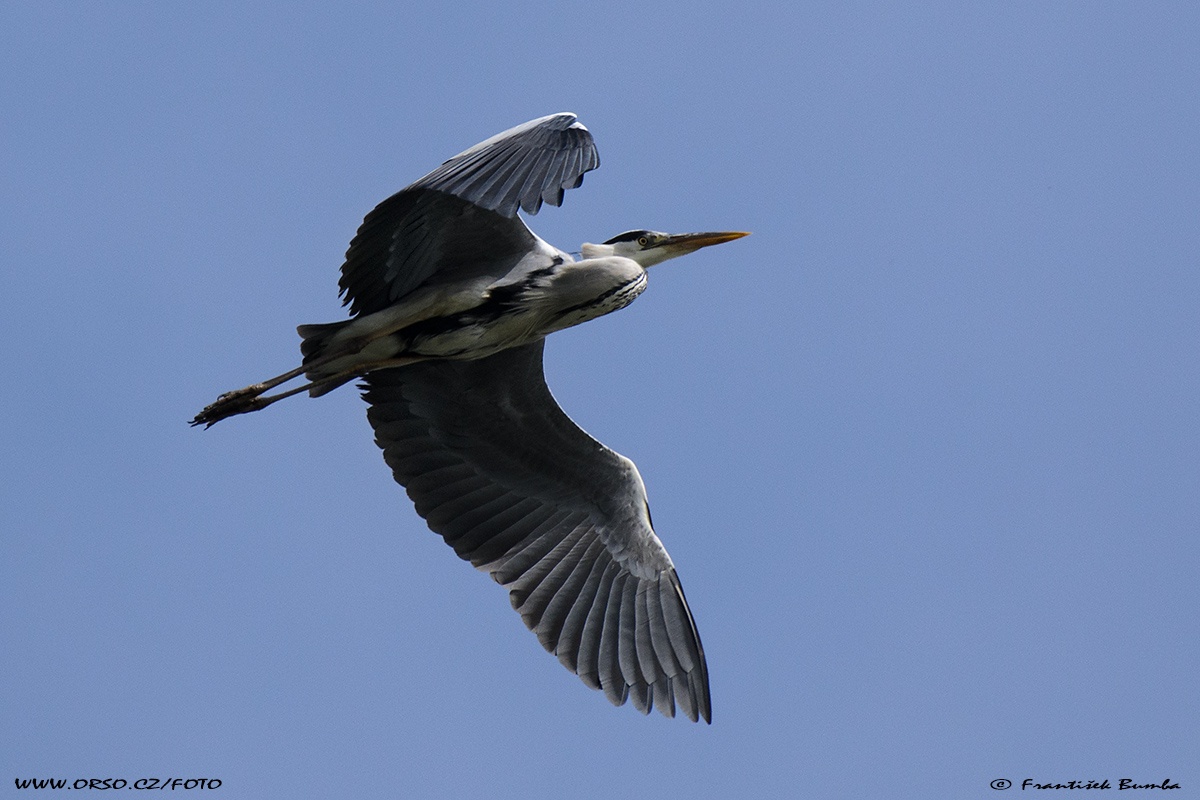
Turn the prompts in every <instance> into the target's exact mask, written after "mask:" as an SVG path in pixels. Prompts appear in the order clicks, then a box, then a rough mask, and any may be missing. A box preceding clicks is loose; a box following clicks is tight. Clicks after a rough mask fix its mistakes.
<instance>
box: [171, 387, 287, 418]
mask: <svg viewBox="0 0 1200 800" xmlns="http://www.w3.org/2000/svg"><path fill="white" fill-rule="evenodd" d="M267 388H268V387H267V386H266V385H265V384H262V383H254V384H251V385H249V386H246V387H243V388H241V389H234V390H233V391H232V392H226V393H225V394H223V395H221V396H220V397H218V398H217V401H216V402H215V403H211V404H210V405H207V406H205V407H204V410H203V411H201V412H200V413H199V414H197V415H196V417H195V419H193V420H192V422H191V424H192V425H203V426H204V427H206V428H211V427H212V426H213V425H215V424H216V423H218V422H220V421H221V420H223V419H225V418H226V417H232V416H234V415H235V414H247V413H249V412H251V411H258V410H259V409H260V408H263V407H265V406H268V405H270V401H269V400H267V399H266V398H264V397H261V396H260V395H262V393H263V392H265V391H266V390H267Z"/></svg>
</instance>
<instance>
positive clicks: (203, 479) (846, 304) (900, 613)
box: [0, 0, 1200, 798]
mask: <svg viewBox="0 0 1200 800" xmlns="http://www.w3.org/2000/svg"><path fill="white" fill-rule="evenodd" d="M1198 31H1200V11H1197V6H1196V4H1194V3H1153V4H1151V3H1086V4H1085V3H1045V2H1013V3H958V2H948V3H923V4H912V3H841V2H839V3H822V4H809V3H798V4H797V3H783V2H779V3H758V2H753V1H751V2H747V3H739V4H712V5H707V6H706V5H704V4H697V3H694V2H678V3H661V2H639V3H613V2H603V1H601V2H591V3H572V2H563V1H562V0H555V1H554V2H545V3H532V2H514V3H497V2H474V0H467V2H446V3H432V2H430V3H423V4H417V3H376V4H364V3H265V2H263V3H244V4H233V3H188V4H181V3H154V2H145V3H68V2H46V1H45V0H42V1H40V2H36V3H35V2H7V3H4V4H3V6H2V7H0V259H2V261H3V268H2V270H0V342H2V345H0V352H2V354H3V370H4V378H3V380H2V383H0V415H2V417H3V420H4V424H3V426H0V492H2V493H3V502H2V504H0V527H2V531H3V533H2V538H0V542H2V545H0V547H2V550H0V625H2V629H0V639H2V646H0V685H2V686H3V689H2V690H0V786H2V787H4V788H3V791H0V796H8V793H15V794H19V795H20V796H25V795H26V794H28V793H20V792H16V790H15V788H14V784H13V783H12V781H13V779H14V778H17V777H61V778H67V779H70V780H74V779H75V778H80V777H84V778H86V777H99V778H104V777H113V778H125V779H127V780H130V781H132V780H134V779H137V778H141V777H168V778H169V777H210V778H218V779H220V780H221V781H223V786H222V787H221V789H220V790H219V792H213V793H212V796H213V797H225V798H327V797H355V798H392V797H413V798H416V797H420V798H465V797H488V798H522V797H528V796H561V797H571V798H614V797H650V796H657V797H693V798H696V797H763V798H770V797H815V798H835V797H847V798H860V797H878V798H882V797H888V798H998V797H1005V796H1011V795H1012V794H1015V793H1017V792H1019V791H1020V789H1019V784H1020V782H1021V781H1022V780H1023V779H1025V778H1034V779H1035V780H1038V781H1040V782H1053V781H1067V780H1071V779H1088V778H1095V779H1104V778H1108V779H1109V780H1111V781H1113V783H1114V784H1115V782H1116V781H1117V780H1118V779H1120V778H1125V777H1128V778H1134V779H1136V780H1139V781H1142V782H1149V781H1160V780H1162V779H1164V778H1167V777H1170V778H1172V779H1173V780H1176V781H1178V782H1180V783H1181V784H1182V790H1181V791H1179V792H1174V793H1172V796H1175V797H1196V798H1200V759H1198V758H1197V754H1200V725H1198V724H1197V722H1198V720H1200V701H1198V695H1197V678H1196V676H1197V675H1198V674H1200V636H1198V632H1200V624H1198V623H1197V607H1198V602H1197V601H1198V600H1200V591H1198V588H1197V585H1198V579H1197V574H1198V571H1200V549H1198V547H1200V546H1198V544H1197V533H1198V532H1200V423H1198V419H1197V411H1198V410H1200V370H1198V366H1197V362H1198V356H1200V349H1198V343H1200V269H1198V267H1200V92H1198V87H1200V45H1198V44H1197V41H1198V40H1197V32H1198ZM556 111H574V112H576V113H578V114H579V115H580V119H581V121H583V122H584V123H585V124H586V125H588V126H589V128H591V130H592V131H593V133H594V134H595V136H596V139H597V143H598V145H599V148H600V154H601V159H602V161H603V166H602V167H601V168H600V169H599V170H598V171H596V172H593V173H591V174H590V175H588V177H587V180H586V181H585V184H584V186H583V188H582V189H580V190H577V191H574V192H571V193H569V194H568V196H567V198H566V202H565V204H564V206H563V208H561V209H555V208H546V209H544V210H543V212H542V213H541V214H539V215H538V216H537V217H535V218H533V219H532V220H531V223H532V225H533V227H534V228H535V230H537V231H538V232H539V233H540V234H541V235H542V236H543V237H544V238H546V239H548V240H550V241H552V242H554V243H556V244H558V245H559V246H561V247H563V248H564V249H568V250H574V249H578V246H579V243H580V242H583V241H603V240H604V239H606V238H608V237H610V236H612V235H614V234H616V233H618V232H620V231H623V230H627V229H630V228H639V227H649V228H654V229H658V230H665V231H690V230H706V229H742V230H749V231H753V232H754V235H753V236H752V237H750V238H748V239H745V240H742V241H738V242H735V243H732V244H728V245H723V246H721V247H718V248H713V249H711V250H706V251H703V252H702V253H699V254H697V255H694V256H690V257H688V258H686V259H682V260H679V261H674V262H670V263H668V264H665V265H663V266H661V267H656V268H654V269H653V270H652V271H651V276H650V286H649V289H648V290H647V291H646V293H645V294H644V295H643V296H642V297H641V299H639V300H638V301H637V302H636V303H635V304H633V305H632V306H631V307H629V308H628V309H625V310H623V311H621V312H619V313H617V314H613V315H611V316H609V317H606V318H604V319H602V320H598V321H595V322H592V323H589V324H587V325H585V326H583V327H580V328H576V329H573V330H571V331H567V332H564V333H561V334H556V335H555V336H554V337H552V338H551V341H550V342H549V345H548V348H547V372H548V377H549V382H550V384H551V386H552V388H553V390H554V392H555V394H556V396H557V397H558V399H559V401H560V402H561V404H562V405H563V406H564V408H565V409H566V410H567V411H568V412H569V413H570V414H571V415H572V416H573V417H574V418H575V419H576V420H577V421H578V422H579V423H580V424H581V425H582V426H583V427H584V428H586V429H587V430H588V431H589V432H591V433H592V434H594V435H595V436H597V437H598V438H599V439H601V440H602V441H604V442H606V443H607V444H609V445H610V446H612V447H613V448H615V449H617V450H619V451H620V452H622V453H624V454H626V455H628V456H630V457H631V458H633V459H634V460H635V461H636V462H637V463H638V465H639V467H640V468H641V471H642V474H643V476H644V477H645V480H646V484H647V489H648V492H649V495H650V501H651V506H652V508H653V511H654V521H655V523H656V526H657V529H658V533H659V535H660V537H661V538H662V539H663V541H664V542H665V543H666V545H667V547H668V549H669V550H670V552H671V554H672V556H673V558H674V560H675V562H676V565H677V567H678V569H679V574H680V576H681V578H682V581H683V584H684V587H685V588H686V589H687V592H688V597H689V600H690V601H691V605H692V609H693V611H694V613H695V616H696V619H697V622H698V624H699V627H700V632H701V635H702V637H703V640H704V645H705V647H706V650H707V654H708V659H709V666H710V669H711V674H712V695H713V713H714V716H713V724H712V725H711V726H706V725H694V724H691V723H689V722H687V721H685V720H683V719H675V720H667V719H664V718H662V717H660V716H658V715H657V714H655V715H653V716H651V717H648V718H646V717H642V716H641V715H640V714H638V713H636V712H635V711H634V710H633V709H632V707H628V706H627V707H624V708H620V709H614V708H613V707H611V706H610V705H609V704H608V702H607V701H606V700H605V699H604V697H603V695H601V694H600V693H597V692H592V691H589V690H588V689H587V688H586V687H584V686H583V685H582V684H581V683H580V682H579V680H578V679H577V678H575V677H574V676H572V675H570V674H569V673H567V672H566V671H565V670H563V669H562V667H560V666H559V664H558V663H557V661H556V660H555V659H554V658H552V657H551V656H549V655H547V654H546V653H545V652H544V651H543V650H542V648H541V647H540V646H539V645H538V643H537V641H536V638H535V637H533V636H532V635H531V634H529V633H528V632H527V631H526V630H525V629H524V627H523V625H522V624H521V621H520V619H519V617H518V616H517V615H516V614H515V613H514V612H513V611H512V610H511V609H510V608H509V604H508V600H507V597H506V595H505V592H504V591H503V590H502V589H501V588H500V587H498V586H497V585H495V584H494V583H493V582H492V581H491V580H489V579H488V578H487V576H486V575H484V574H482V573H478V572H476V571H474V570H472V569H471V568H470V567H469V565H468V564H466V563H465V562H461V561H459V560H458V559H457V558H455V557H454V554H453V552H452V551H451V550H450V549H449V548H447V547H446V546H445V544H444V543H443V542H442V541H441V540H440V539H439V538H438V537H437V536H435V535H433V534H432V533H430V532H429V531H428V529H427V528H426V527H425V525H424V523H423V522H422V521H421V520H420V519H419V518H418V517H417V516H416V514H415V513H414V512H413V510H412V508H411V505H410V503H409V502H408V500H407V498H406V497H405V495H404V492H403V490H402V489H401V488H400V487H398V486H397V485H395V484H394V483H393V482H392V480H391V476H390V474H389V471H388V469H387V468H386V467H385V465H384V464H383V461H382V458H381V456H380V454H379V452H378V450H377V449H376V447H375V445H374V444H373V442H372V436H371V432H370V429H369V427H368V425H367V422H366V419H365V414H364V405H363V403H362V401H361V400H360V399H359V398H358V397H357V393H356V392H355V391H353V390H352V389H350V388H349V387H347V388H346V389H342V390H339V391H338V392H336V393H334V394H332V395H329V396H327V397H325V398H321V399H319V400H308V399H301V398H296V399H292V400H289V401H287V402H284V403H280V404H279V405H276V406H274V407H272V408H271V409H269V410H268V411H265V412H263V413H261V414H256V415H253V416H247V417H239V418H235V419H231V420H229V421H227V422H223V423H222V424H220V425H218V426H217V427H215V428H213V429H212V430H209V431H202V430H195V429H191V428H189V427H188V425H187V421H188V420H189V419H190V418H191V417H192V416H193V415H194V414H195V413H196V412H197V411H198V410H199V409H200V408H201V407H202V406H204V405H205V404H207V403H208V402H210V401H212V400H213V399H214V398H215V397H216V395H217V394H218V393H219V392H222V391H225V390H228V389H232V388H236V387H238V386H242V385H245V384H247V383H249V382H251V381H254V380H259V379H262V378H265V377H267V376H269V375H273V374H275V373H277V372H280V371H282V370H284V369H286V368H289V367H291V366H293V365H294V364H295V363H296V362H297V358H298V350H297V344H298V340H297V337H296V335H295V332H294V327H295V325H296V324H298V323H306V322H322V321H332V320H336V319H341V318H343V311H342V310H341V307H340V305H339V302H338V298H337V285H336V284H337V270H338V267H339V266H340V264H341V257H342V254H343V253H344V251H345V248H346V245H347V243H348V242H349V240H350V237H351V236H352V235H353V233H354V231H355V229H356V228H357V226H358V224H359V223H360V221H361V220H362V217H363V215H364V214H365V213H366V212H367V211H369V210H370V209H371V208H372V207H373V206H374V205H375V204H376V203H377V202H378V201H380V200H381V199H383V198H384V197H386V196H387V195H389V194H391V193H392V192H394V191H396V190H397V189H399V188H401V187H402V186H404V185H405V184H407V183H409V182H410V181H412V180H413V179H415V178H417V177H419V176H421V175H422V174H424V173H425V172H427V171H428V170H430V169H432V168H433V167H434V166H436V165H437V164H438V163H440V162H441V161H442V160H443V159H445V158H447V157H449V156H451V155H453V154H454V153H457V152H458V151H460V150H462V149H464V148H466V147H468V146H469V145H471V144H474V143H475V142H477V141H479V140H481V139H484V138H486V137H488V136H490V135H492V134H494V133H496V132H498V131H501V130H503V129H505V128H507V127H509V126H512V125H515V124H517V123H520V122H523V121H525V120H527V119H530V118H533V117H537V116H541V115H544V114H549V113H552V112H556ZM998 778H1007V779H1010V780H1012V781H1014V782H1015V783H1017V784H1018V787H1014V788H1013V789H1011V790H1009V793H1008V794H1006V793H1005V792H997V791H995V790H993V789H991V788H989V782H990V781H992V780H994V779H998ZM1115 793H1116V792H1115V791H1111V792H1096V793H1094V794H1093V793H1083V792H1075V793H1072V796H1073V797H1084V796H1096V797H1101V796H1111V795H1114V794H1115ZM205 796H207V795H205Z"/></svg>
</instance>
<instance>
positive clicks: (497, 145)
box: [339, 114, 600, 315]
mask: <svg viewBox="0 0 1200 800" xmlns="http://www.w3.org/2000/svg"><path fill="white" fill-rule="evenodd" d="M598 166H600V156H599V154H598V153H597V152H596V143H595V141H594V140H593V139H592V134H591V133H590V132H589V131H588V129H587V128H585V127H584V126H583V125H581V124H580V123H578V122H576V120H575V115H574V114H551V115H550V116H548V117H541V118H540V119H535V120H532V121H530V122H526V123H525V124H524V125H518V126H517V127H515V128H512V129H510V130H507V131H505V132H504V133H501V134H498V135H496V136H493V137H492V138H490V139H488V140H487V141H484V142H480V143H479V144H477V145H475V146H474V147H472V148H471V149H469V150H466V151H464V152H462V153H459V154H458V155H456V156H454V157H453V158H451V159H450V160H449V161H447V162H445V163H444V164H442V165H441V166H440V167H438V168H437V169H435V170H434V171H433V172H431V173H429V174H428V175H426V176H425V177H424V178H421V179H420V180H418V181H416V182H415V183H413V184H412V185H411V186H409V187H407V188H406V189H402V190H401V191H400V192H398V193H397V194H394V195H392V196H391V197H389V198H388V199H387V200H384V201H383V202H382V203H380V204H379V205H378V206H377V207H376V208H375V210H374V211H372V212H371V213H370V214H368V215H367V217H366V219H364V220H363V224H362V226H361V227H359V229H358V234H357V235H356V236H355V237H354V239H353V241H351V242H350V249H349V250H347V251H346V262H345V263H344V264H343V265H342V278H341V281H340V282H339V286H340V287H341V291H342V294H343V296H344V302H346V303H349V304H350V310H351V312H352V313H353V314H356V315H357V314H369V313H372V312H375V311H379V310H381V309H384V308H386V307H387V306H389V305H391V304H392V303H394V302H395V301H396V300H397V299H399V298H400V297H403V296H404V295H405V294H407V293H409V292H411V291H412V290H413V289H415V288H417V287H418V286H421V285H424V284H427V283H434V282H445V281H451V280H462V279H466V278H471V277H475V276H478V275H486V274H495V275H497V276H499V275H503V274H504V273H505V272H507V271H508V270H509V269H510V268H511V267H512V266H513V265H514V264H515V263H516V262H517V261H518V260H519V259H520V257H521V256H522V255H524V254H525V253H526V252H528V251H529V250H530V249H531V248H532V247H533V245H534V242H535V237H534V235H533V233H531V232H530V230H529V228H527V227H526V226H525V223H524V222H522V221H521V219H520V218H519V217H518V216H517V210H518V209H524V210H525V212H526V213H529V214H536V213H537V212H538V209H539V208H541V206H542V203H543V202H545V203H550V204H551V205H555V206H557V205H560V204H561V203H562V199H563V192H564V191H565V190H567V189H573V188H575V187H576V186H579V185H580V184H581V183H583V175H584V173H585V172H588V171H589V170H593V169H595V168H596V167H598Z"/></svg>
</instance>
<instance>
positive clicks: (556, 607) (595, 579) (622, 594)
mask: <svg viewBox="0 0 1200 800" xmlns="http://www.w3.org/2000/svg"><path fill="white" fill-rule="evenodd" d="M542 346H543V342H542V341H538V342H535V343H532V344H528V345H524V346H521V347H517V348H512V349H510V350H505V351H503V352H501V353H497V354H496V355H493V356H490V357H488V358H484V359H479V360H476V361H439V362H423V363H419V364H413V365H411V366H407V367H400V368H394V369H387V370H379V371H376V372H372V373H369V374H368V375H367V376H366V392H365V394H364V397H365V398H366V400H367V401H368V402H369V403H370V404H371V408H370V410H369V412H368V417H369V419H370V421H371V425H372V427H374V429H375V438H376V441H377V443H378V444H379V446H380V447H381V448H383V453H384V458H385V460H386V461H387V463H388V465H389V466H391V468H392V470H393V473H394V474H395V477H396V480H397V481H399V482H400V483H401V484H403V485H404V486H405V487H406V488H407V490H408V494H409V496H410V497H411V498H412V500H413V502H414V503H415V504H416V507H417V511H418V513H420V514H421V515H422V516H423V517H425V519H426V521H427V522H428V524H429V527H430V528H431V529H433V530H434V531H435V532H437V533H439V534H441V535H442V537H443V538H444V539H445V540H446V542H447V543H448V544H449V545H450V546H452V547H453V548H454V550H455V552H456V553H458V555H459V556H460V557H461V558H463V559H466V560H468V561H470V562H471V563H472V564H474V565H475V566H476V567H478V568H479V569H482V570H485V571H487V572H489V573H490V574H491V575H492V576H493V577H494V578H495V579H496V580H497V581H498V582H500V583H501V584H503V585H504V586H505V587H506V588H508V589H509V593H510V599H511V601H512V604H513V607H514V608H515V609H516V610H517V611H518V612H519V613H520V614H521V617H522V619H523V620H524V622H525V624H526V625H527V626H528V627H529V628H530V630H532V631H533V632H534V633H535V634H537V636H538V640H539V641H540V642H541V643H542V645H543V646H544V647H545V648H546V649H547V650H549V651H550V652H552V653H554V654H555V655H556V656H558V659H559V661H561V662H562V664H563V665H564V666H566V667H567V668H568V669H570V670H571V671H572V672H575V673H576V674H578V675H579V677H580V678H581V679H582V680H583V681H584V683H586V684H587V685H588V686H591V687H592V688H596V689H603V690H604V692H605V694H606V695H607V696H608V698H609V699H610V700H611V701H612V702H613V703H615V704H617V705H620V704H622V703H624V702H625V700H626V699H628V698H632V700H633V703H634V705H635V706H636V707H637V708H638V709H639V710H640V711H643V712H648V711H649V710H650V708H652V707H656V708H658V709H659V711H661V712H662V713H663V714H666V715H668V716H671V715H673V714H674V713H675V706H676V704H678V706H679V709H680V710H681V711H682V712H683V713H684V714H685V715H687V716H688V717H689V718H690V719H692V720H696V719H698V718H699V717H703V718H704V719H705V720H706V721H708V720H711V703H710V700H709V689H708V670H707V666H706V664H705V660H704V649H703V647H702V646H701V644H700V637H699V635H698V633H697V631H696V626H695V622H694V621H693V619H692V614H691V611H690V610H689V608H688V604H687V600H686V599H685V598H684V595H683V590H682V588H681V587H680V584H679V578H678V577H677V576H676V574H675V568H674V566H673V565H672V563H671V559H670V557H669V556H668V555H667V553H666V550H664V549H663V547H662V543H661V542H660V541H659V540H658V537H657V536H655V534H654V531H653V530H652V528H651V527H650V521H649V515H648V513H647V511H646V498H645V490H644V489H643V487H642V482H641V478H640V477H639V476H638V475H637V470H636V468H635V467H634V466H633V463H632V462H631V461H629V460H628V459H626V458H624V457H623V456H620V455H618V454H617V453H614V452H613V451H612V450H609V449H608V448H606V447H605V446H604V445H602V444H600V443H599V442H597V441H596V440H595V439H593V438H592V437H590V436H588V435H587V434H586V433H584V432H583V431H582V430H580V428H579V427H578V426H576V425H575V423H574V422H572V421H571V420H570V418H569V417H567V415H566V414H564V413H563V412H562V410H561V409H560V408H559V407H558V404H557V403H555V401H554V398H553V397H552V396H551V394H550V391H549V389H548V388H547V387H546V383H545V379H544V377H543V375H542Z"/></svg>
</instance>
